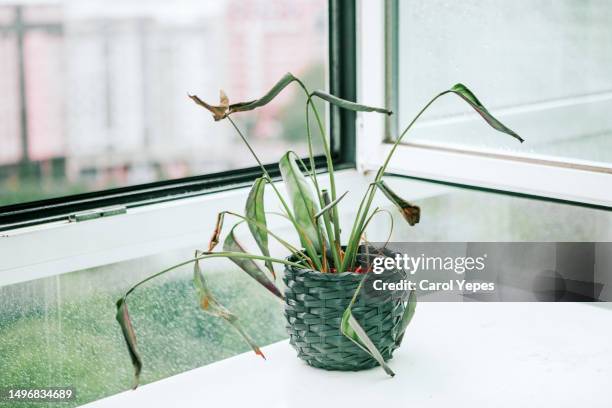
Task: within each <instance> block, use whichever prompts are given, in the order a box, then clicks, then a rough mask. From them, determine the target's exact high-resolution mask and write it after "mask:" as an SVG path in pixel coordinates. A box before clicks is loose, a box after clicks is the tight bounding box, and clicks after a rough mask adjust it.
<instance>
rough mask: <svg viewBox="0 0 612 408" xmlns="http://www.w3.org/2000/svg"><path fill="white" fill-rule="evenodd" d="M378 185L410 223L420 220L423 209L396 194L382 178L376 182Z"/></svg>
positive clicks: (413, 223)
mask: <svg viewBox="0 0 612 408" xmlns="http://www.w3.org/2000/svg"><path fill="white" fill-rule="evenodd" d="M376 187H378V188H379V190H380V191H382V192H383V194H384V195H385V196H387V198H388V199H389V200H390V201H391V202H392V203H393V204H395V206H396V207H397V208H398V209H399V210H400V212H401V213H402V216H403V217H404V219H405V220H406V221H408V224H410V225H415V224H417V223H418V222H419V220H420V218H421V209H420V208H419V207H417V206H416V205H413V204H410V203H409V202H408V201H406V200H404V199H403V198H401V197H400V196H398V195H397V194H395V192H393V190H391V189H390V188H389V186H388V185H386V184H385V182H384V181H382V180H381V181H378V182H377V183H376Z"/></svg>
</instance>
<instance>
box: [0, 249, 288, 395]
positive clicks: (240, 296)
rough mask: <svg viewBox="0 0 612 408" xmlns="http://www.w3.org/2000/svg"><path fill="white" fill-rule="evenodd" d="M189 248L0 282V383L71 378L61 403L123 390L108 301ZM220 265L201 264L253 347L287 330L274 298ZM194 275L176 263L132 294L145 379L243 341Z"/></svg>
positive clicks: (125, 372) (242, 347)
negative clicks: (204, 297) (201, 300)
mask: <svg viewBox="0 0 612 408" xmlns="http://www.w3.org/2000/svg"><path fill="white" fill-rule="evenodd" d="M192 254H193V249H192V248H186V249H182V250H177V251H170V252H167V251H166V252H163V253H160V254H158V255H155V256H150V257H144V258H137V259H133V260H130V261H126V262H120V263H115V264H110V265H104V266H100V267H96V268H88V269H84V270H81V271H76V272H72V273H66V274H62V275H58V276H53V277H48V278H44V279H38V280H35V281H30V282H24V283H19V284H15V285H10V286H2V287H0V339H1V341H0V364H1V365H2V370H1V371H0V383H1V384H2V386H3V387H9V386H15V387H18V386H23V382H24V381H26V382H27V384H29V385H31V386H32V387H54V386H59V385H68V384H69V385H70V386H71V387H74V389H75V390H76V399H75V400H74V401H70V402H68V403H67V404H66V405H65V406H71V407H72V406H78V405H81V404H85V403H87V402H90V401H93V400H96V399H99V398H103V397H105V396H109V395H112V394H116V393H118V392H121V391H125V390H127V389H129V387H130V384H131V382H132V379H133V375H134V372H133V368H132V366H131V364H130V361H129V357H128V355H127V352H126V349H125V344H124V340H123V338H122V337H121V333H120V330H119V329H118V326H117V322H116V321H115V318H114V310H113V309H114V307H115V302H116V300H117V298H119V297H120V296H122V294H123V292H124V291H125V290H126V288H127V287H128V286H130V285H131V284H133V283H134V282H135V281H138V280H139V279H143V278H144V277H146V276H148V275H150V274H151V273H152V271H155V270H158V269H159V268H164V267H165V266H166V265H168V264H169V263H173V262H177V261H181V260H184V259H188V258H189V257H190V256H192ZM227 266H228V263H226V262H223V261H221V262H207V264H206V268H207V272H208V273H207V277H208V280H209V282H210V285H211V287H214V291H215V294H216V296H218V297H219V299H220V300H221V299H223V303H224V304H225V305H226V306H227V307H228V308H230V309H231V310H232V311H233V312H234V313H236V314H237V315H238V316H239V318H240V321H241V324H242V325H243V327H244V329H245V330H248V332H249V334H251V335H252V336H253V338H254V340H255V341H257V342H258V344H259V345H260V346H264V345H267V344H270V343H272V342H276V341H279V340H282V339H284V338H286V337H287V334H286V330H285V323H284V317H283V315H282V305H281V304H280V303H279V302H278V301H277V300H276V299H273V298H272V297H271V296H267V295H266V294H265V293H264V292H265V289H263V288H262V287H261V286H260V285H259V284H257V283H256V282H255V281H253V280H250V279H244V273H243V272H242V271H240V270H239V269H237V268H228V267H227ZM192 274H193V273H192V271H191V270H190V269H189V268H183V269H181V270H177V271H176V273H172V274H170V275H168V276H167V277H166V278H165V279H161V280H158V281H157V282H155V283H154V284H152V285H147V286H146V287H145V288H143V290H139V291H138V293H135V295H134V298H133V300H132V301H131V302H130V312H131V315H132V316H133V317H132V318H133V319H134V324H135V327H136V330H137V331H138V336H139V345H140V353H141V355H142V357H143V358H144V361H145V369H144V371H143V377H142V381H143V382H144V383H148V382H152V381H157V380H160V379H162V378H166V377H169V376H172V375H176V374H179V373H181V372H184V371H187V370H191V369H194V368H197V367H200V366H202V365H206V364H210V363H212V362H215V361H218V360H222V359H224V358H228V357H231V356H234V355H236V354H239V353H243V352H247V351H248V350H249V347H248V345H246V344H245V343H244V341H242V339H241V338H240V336H237V335H236V332H235V331H234V329H233V328H232V327H231V326H230V325H228V324H227V323H226V322H224V321H222V320H220V319H218V318H215V317H212V316H209V315H207V314H205V313H202V311H201V310H200V309H199V306H198V302H197V300H196V299H197V295H196V294H195V290H194V288H193V284H192ZM204 386H205V385H204ZM62 405H64V404H62Z"/></svg>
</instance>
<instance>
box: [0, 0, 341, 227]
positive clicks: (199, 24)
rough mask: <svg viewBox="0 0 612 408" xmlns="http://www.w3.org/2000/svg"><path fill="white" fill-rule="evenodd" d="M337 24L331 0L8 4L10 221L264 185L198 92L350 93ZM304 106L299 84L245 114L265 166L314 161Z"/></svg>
mask: <svg viewBox="0 0 612 408" xmlns="http://www.w3.org/2000/svg"><path fill="white" fill-rule="evenodd" d="M329 20H330V13H329V5H328V2H327V1H325V0H315V1H306V0H300V1H297V2H296V1H284V0H283V1H277V2H274V3H272V4H270V3H269V2H265V1H252V2H248V4H244V3H243V2H238V1H233V0H226V1H221V2H215V3H214V4H212V3H210V2H198V1H192V0H185V1H182V2H180V4H174V5H172V6H170V5H165V4H163V3H160V2H143V1H136V0H127V1H125V0H124V1H112V2H108V1H90V2H81V1H77V0H62V1H59V2H56V3H53V4H52V5H48V4H44V5H39V4H31V3H29V2H24V3H19V2H17V3H16V4H15V5H13V3H10V5H0V90H1V91H2V92H1V93H0V95H1V96H0V141H1V143H2V149H0V190H1V191H2V193H1V194H0V207H3V206H4V207H3V210H0V225H2V224H8V223H11V222H21V221H27V220H31V219H33V218H37V217H39V216H40V212H37V208H39V207H40V205H33V204H29V203H30V202H32V201H35V200H47V201H46V202H44V204H45V205H44V207H45V209H46V212H45V214H46V215H47V216H50V215H54V216H55V215H57V216H59V215H62V216H64V215H66V214H67V213H70V212H73V211H74V210H78V209H87V208H97V207H100V206H104V205H109V204H116V203H120V204H126V203H130V204H134V205H135V204H136V203H142V202H150V200H151V199H153V198H155V197H158V198H159V197H160V196H163V197H166V198H167V197H168V196H170V197H172V196H176V195H177V194H184V193H193V192H194V191H196V192H198V191H199V192H201V191H202V189H203V188H205V187H216V186H219V185H223V184H227V183H236V182H239V181H242V180H250V179H252V178H253V175H250V174H249V175H245V174H247V173H248V172H247V173H245V171H244V169H247V168H252V167H253V166H254V164H255V163H254V161H253V160H252V157H251V156H250V155H249V153H248V151H247V150H246V148H244V146H243V145H242V143H241V141H240V140H239V138H238V137H237V135H235V134H234V133H233V129H232V128H231V126H229V125H228V124H226V123H215V122H213V120H212V119H211V117H210V115H209V114H208V113H207V112H205V111H203V110H202V109H201V108H199V107H197V106H195V105H194V104H193V103H192V102H191V101H190V100H189V99H188V98H187V94H188V93H196V94H198V95H199V96H201V97H202V98H203V99H206V100H209V101H217V100H218V98H219V88H223V89H224V90H225V92H226V93H227V95H228V96H229V98H230V101H235V102H237V101H240V100H245V99H250V98H253V97H257V96H259V95H261V94H263V93H264V92H265V91H267V90H268V89H269V88H270V87H271V86H272V85H273V84H274V83H275V82H276V81H277V80H278V79H279V78H280V77H281V76H282V75H283V74H284V73H285V72H287V71H290V72H292V73H294V74H296V75H297V76H299V77H301V78H303V79H304V80H305V82H306V83H307V84H308V85H309V86H310V87H311V88H312V89H319V88H329V87H330V86H331V88H333V89H334V90H335V91H336V92H339V91H341V90H342V89H343V88H342V86H341V85H339V81H335V80H334V78H333V77H330V75H329V72H328V71H329V67H330V64H329V62H328V54H329V53H330V46H329V38H330V36H329V35H328V31H329V27H328V25H329V24H328V22H329ZM336 29H338V28H336ZM338 64H340V65H342V63H340V62H338V61H336V62H335V65H334V66H337V65H338ZM349 88H350V87H349ZM304 100H305V98H304V96H303V95H302V94H301V93H300V90H299V89H298V88H297V87H290V88H289V89H287V90H285V91H284V92H283V93H282V94H281V95H280V96H279V98H277V100H275V102H274V103H273V104H270V105H268V106H267V107H265V108H264V109H261V110H258V111H256V112H250V113H245V114H241V115H237V116H236V120H237V121H238V122H239V126H241V128H242V129H243V130H244V131H245V132H246V134H247V136H248V137H249V138H250V140H251V141H252V143H253V145H254V147H255V149H256V150H257V151H258V153H259V154H260V155H261V157H262V159H263V161H264V162H265V163H270V164H272V163H275V162H276V161H277V160H278V158H279V157H280V155H281V154H282V153H284V151H286V150H288V149H293V150H295V151H297V152H298V153H299V154H302V155H306V152H307V149H306V141H305V136H304V129H303V123H304V122H303V121H304V117H303V116H304V115H303V108H302V106H303V105H302V104H303V102H304ZM320 109H321V110H322V111H325V109H324V108H323V104H321V108H320ZM334 115H336V113H334ZM332 121H333V119H332ZM341 121H342V120H341V119H339V120H338V121H337V124H336V125H334V131H337V129H338V126H339V125H340V122H341ZM315 142H316V141H315ZM332 146H333V148H334V151H335V152H337V155H338V157H339V159H338V161H339V162H340V161H345V159H341V158H340V156H342V155H343V153H340V143H339V139H338V137H337V136H334V137H333V138H332ZM315 151H316V152H319V151H320V150H319V147H318V146H315ZM343 157H344V156H343ZM228 171H230V173H227V172H228ZM219 172H224V173H223V176H224V177H223V180H221V179H220V177H219V176H217V174H219ZM162 190H163V191H162ZM75 194H78V195H77V196H75ZM67 196H69V197H68V198H67ZM41 205H42V203H41Z"/></svg>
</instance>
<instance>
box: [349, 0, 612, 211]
mask: <svg viewBox="0 0 612 408" xmlns="http://www.w3.org/2000/svg"><path fill="white" fill-rule="evenodd" d="M386 7H388V2H386V1H384V0H374V1H360V2H359V7H358V10H357V13H358V38H357V43H358V52H357V59H358V70H357V81H358V87H357V89H358V98H359V101H360V102H362V103H365V104H370V105H378V106H384V105H386V103H385V102H386V100H387V98H386V89H387V86H388V84H389V82H388V78H387V77H388V76H389V75H388V73H389V72H390V71H389V70H388V66H387V65H386V61H388V59H387V57H388V55H387V53H386V49H385V33H386V28H387V27H386V25H385V13H387V10H388V9H387V8H386ZM364 32H367V33H368V35H367V36H365V35H359V34H360V33H364ZM386 126H387V124H386V123H385V119H384V118H381V117H380V116H378V115H372V114H365V115H360V116H359V118H358V125H357V168H358V169H359V170H360V171H361V172H364V173H367V172H371V171H376V170H377V169H378V168H379V167H380V165H381V164H382V162H383V161H384V158H385V157H386V155H387V154H388V152H389V150H390V149H391V144H390V143H388V142H386V141H385V135H386V132H387V128H386ZM401 126H402V124H400V127H401ZM459 129H460V128H459ZM409 140H410V137H409V135H408V136H407V137H406V142H408V143H405V144H402V145H400V146H398V148H397V150H396V152H395V155H394V157H393V159H392V160H391V162H390V164H389V167H388V170H387V171H388V172H390V173H395V174H399V175H404V176H410V177H415V178H422V179H428V180H434V181H442V182H448V183H454V184H460V185H466V186H475V187H482V188H488V189H494V190H501V191H507V192H512V193H520V194H527V195H533V196H539V197H546V198H552V199H558V200H564V201H570V202H576V203H584V204H591V205H597V206H604V207H612V188H610V186H612V169H611V168H606V167H600V166H597V165H592V164H590V163H587V162H575V161H572V162H564V161H562V160H554V159H551V158H549V157H546V156H539V155H530V156H529V157H524V156H511V155H504V154H499V153H498V152H497V153H496V152H493V151H486V150H473V149H469V150H468V149H465V148H463V147H462V148H461V149H457V148H452V147H451V148H449V147H447V146H441V145H436V144H433V143H432V144H428V145H416V144H410V143H409Z"/></svg>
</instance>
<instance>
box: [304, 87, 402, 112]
mask: <svg viewBox="0 0 612 408" xmlns="http://www.w3.org/2000/svg"><path fill="white" fill-rule="evenodd" d="M312 96H317V97H319V98H321V99H323V100H325V101H327V102H329V103H331V104H332V105H336V106H339V107H341V108H343V109H348V110H352V111H357V112H378V113H384V114H387V115H391V114H393V112H391V111H390V110H388V109H385V108H377V107H374V106H367V105H362V104H359V103H355V102H351V101H347V100H346V99H342V98H338V97H337V96H334V95H331V94H328V93H327V92H324V91H320V90H317V91H314V92H313V93H312Z"/></svg>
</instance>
